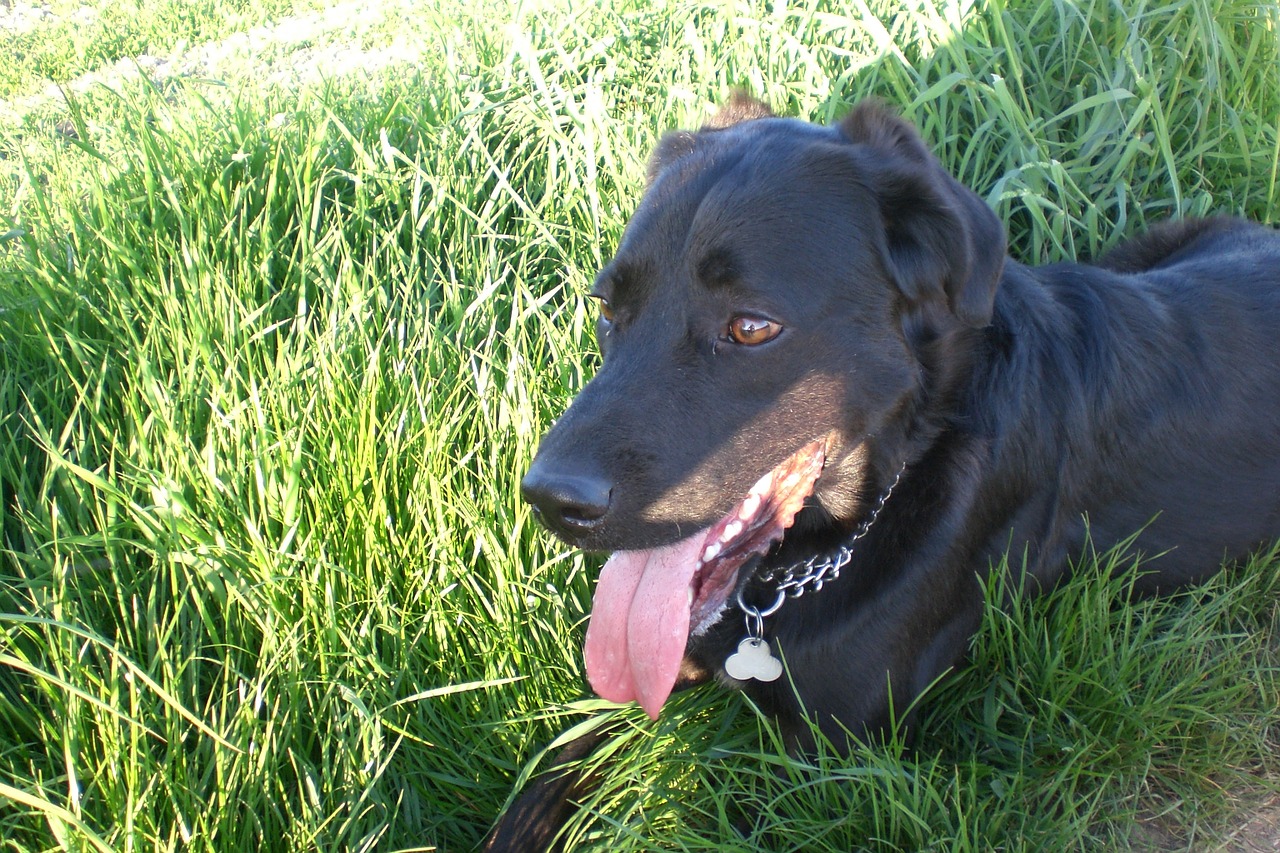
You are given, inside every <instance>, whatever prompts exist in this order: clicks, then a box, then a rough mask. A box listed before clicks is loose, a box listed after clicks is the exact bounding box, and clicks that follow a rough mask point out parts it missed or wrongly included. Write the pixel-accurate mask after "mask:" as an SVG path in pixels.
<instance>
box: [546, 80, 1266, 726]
mask: <svg viewBox="0 0 1280 853" xmlns="http://www.w3.org/2000/svg"><path fill="white" fill-rule="evenodd" d="M596 295H598V296H599V297H600V298H601V299H602V300H604V301H605V306H604V308H603V317H602V320H601V324H600V327H599V333H600V341H601V349H602V350H603V352H604V363H603V366H602V368H601V370H600V372H599V374H598V375H597V376H596V378H595V379H594V380H593V381H592V382H591V383H589V384H588V386H587V387H586V388H585V389H584V390H583V391H582V393H581V394H580V396H579V397H578V399H577V400H575V402H574V404H573V405H572V406H571V407H570V409H569V410H568V412H566V414H565V415H564V417H563V418H562V419H561V420H560V421H559V422H558V423H557V424H556V426H555V427H554V428H553V429H552V430H551V431H550V432H549V433H548V435H547V436H546V438H545V439H544V441H543V444H542V446H541V448H540V450H539V453H538V456H537V459H536V460H535V462H534V465H533V466H532V468H531V470H530V472H529V474H528V476H527V477H526V479H525V482H524V492H525V495H526V497H527V498H528V499H529V500H530V501H531V502H532V503H533V504H534V505H535V506H536V507H537V508H538V509H539V511H540V514H541V515H542V517H543V518H544V520H545V521H546V523H547V524H548V525H549V526H550V527H552V528H553V529H554V530H555V531H556V532H557V533H558V534H560V535H561V536H562V537H564V538H565V539H567V540H568V541H570V542H572V543H575V544H577V545H580V546H582V547H584V548H587V549H590V550H602V551H614V552H616V553H615V556H614V558H613V559H612V560H611V561H610V563H609V564H608V565H607V566H606V568H605V570H604V572H603V573H602V577H601V582H600V589H599V592H598V593H597V598H596V604H595V608H594V612H593V617H592V625H591V627H590V628H589V631H588V648H587V664H588V673H589V674H590V675H591V677H592V681H593V684H594V685H595V686H596V689H597V691H598V692H601V693H602V694H604V695H606V696H607V697H608V698H618V699H627V698H637V699H639V700H640V701H641V702H642V703H644V704H645V706H646V708H648V709H649V710H650V712H651V713H656V710H657V707H658V706H660V705H661V702H662V699H664V698H665V696H666V695H667V692H669V691H670V689H671V687H672V684H673V683H674V682H675V681H677V680H678V679H681V678H696V677H697V675H698V674H699V673H710V674H714V675H716V676H718V677H719V679H720V680H721V681H724V682H726V683H731V684H733V685H734V686H737V687H740V688H742V689H745V690H746V691H748V693H749V694H750V695H751V696H752V697H753V698H754V699H755V700H756V701H757V702H758V703H760V704H761V705H762V706H763V707H764V708H766V709H767V710H769V711H770V712H772V713H773V714H775V715H776V716H777V718H778V719H779V721H780V722H781V724H782V726H783V728H784V731H785V732H786V733H787V734H788V736H789V737H790V738H791V740H792V741H793V743H795V744H796V745H797V746H799V747H801V748H803V747H804V746H805V745H806V744H807V743H808V739H809V738H810V734H809V731H810V730H809V728H808V726H807V725H806V724H805V723H804V722H803V716H804V715H805V714H806V713H807V714H808V715H810V716H811V717H812V718H814V719H815V720H816V721H817V722H818V723H819V724H820V725H821V727H822V728H823V730H824V731H825V732H827V733H828V734H829V735H830V736H831V737H832V738H833V739H834V740H835V741H836V742H837V743H838V742H840V741H841V740H842V738H843V737H844V735H843V731H844V729H846V728H847V729H848V730H849V731H852V732H853V733H854V734H855V735H861V734H863V733H870V732H874V731H876V730H878V729H880V728H881V727H882V726H884V725H885V724H886V722H887V721H888V719H889V712H890V707H891V703H892V707H893V708H896V709H898V711H899V712H901V711H902V709H904V708H907V707H908V706H909V705H910V703H911V700H912V699H913V698H914V697H915V696H916V695H917V694H918V693H919V692H920V691H921V690H922V689H924V688H925V687H926V686H927V685H928V684H929V683H930V682H932V681H933V680H934V679H935V678H936V677H937V676H938V675H939V674H940V673H941V672H943V671H944V670H945V669H946V668H947V667H949V666H951V665H952V664H954V663H955V662H956V661H957V660H958V659H959V658H960V657H961V656H962V655H963V654H964V652H965V650H966V647H967V644H968V641H969V639H970V637H971V635H972V632H973V631H974V629H975V628H976V626H977V624H978V621H979V618H980V613H981V608H982V601H983V595H982V591H981V584H980V582H979V579H980V578H981V577H983V576H985V575H986V574H987V573H988V572H989V570H990V569H991V567H993V566H997V565H1000V563H1001V560H1002V557H1003V556H1004V555H1006V554H1008V555H1010V558H1009V565H1010V566H1014V567H1018V568H1020V567H1022V566H1024V565H1025V567H1026V577H1027V578H1033V579H1034V581H1032V583H1034V585H1036V586H1038V587H1044V586H1047V585H1051V584H1053V583H1054V582H1055V581H1056V580H1058V579H1059V577H1060V576H1061V575H1062V573H1063V572H1064V571H1065V570H1066V568H1067V566H1068V565H1069V561H1070V559H1071V558H1073V557H1076V556H1079V555H1081V554H1082V552H1083V550H1084V548H1085V546H1086V540H1087V539H1091V540H1092V542H1093V544H1094V546H1095V547H1097V548H1099V549H1103V548H1106V547H1109V546H1111V545H1113V544H1115V543H1118V542H1121V541H1123V540H1125V539H1127V538H1128V537H1131V536H1133V535H1134V534H1139V535H1138V537H1137V539H1136V543H1135V546H1134V547H1135V548H1136V549H1137V550H1139V551H1141V552H1142V553H1144V554H1147V555H1150V556H1152V557H1153V559H1152V561H1151V562H1150V564H1149V569H1150V573H1149V574H1146V575H1144V576H1143V578H1142V581H1141V582H1142V584H1143V585H1144V590H1143V591H1155V590H1158V589H1159V590H1163V589H1169V588H1172V587H1175V586H1179V585H1182V584H1185V583H1187V582H1191V581H1195V580H1197V579H1199V578H1202V577H1204V576H1206V575H1208V574H1210V573H1212V572H1214V571H1216V570H1218V569H1219V568H1220V567H1221V566H1222V565H1223V563H1224V561H1229V560H1233V559H1237V558H1241V557H1243V556H1245V555H1247V554H1248V553H1249V552H1250V551H1252V550H1254V549H1256V548H1257V547H1259V546H1260V545H1262V544H1264V543H1266V542H1268V541H1270V540H1273V539H1275V538H1277V537H1280V351H1278V349H1277V341H1278V340H1280V235H1277V233H1276V232H1274V231H1272V230H1270V229H1268V228H1264V227H1261V226H1258V225H1252V224H1248V223H1245V222H1242V221H1238V220H1232V219H1212V220H1202V221H1195V222H1184V223H1178V224H1171V225H1168V226H1165V227H1163V228H1161V229H1157V230H1156V231H1154V232H1152V233H1151V234H1149V235H1148V236H1146V237H1144V238H1140V239H1139V240H1137V241H1134V242H1132V243H1130V244H1126V245H1125V246H1122V247H1121V248H1120V249H1117V250H1115V251H1113V252H1112V253H1111V254H1109V255H1107V256H1105V257H1103V258H1102V259H1101V260H1100V261H1099V262H1098V263H1096V264H1093V265H1083V264H1058V265H1053V266H1047V267H1038V268H1029V267H1026V266H1023V265H1021V264H1017V263H1014V262H1012V261H1009V260H1007V259H1006V257H1005V240H1004V237H1003V228H1002V227H1001V225H1000V223H999V222H998V220H997V219H996V218H995V216H994V214H993V213H992V212H991V211H990V209H989V208H987V207H986V205H985V204H984V203H983V202H982V200H981V199H980V198H978V197H977V196H976V195H975V194H973V193H972V192H971V191H969V190H967V189H965V188H964V187H963V186H961V185H960V184H959V183H957V182H956V181H955V180H953V179H952V178H951V177H949V176H948V175H946V174H945V173H944V172H943V171H942V169H941V167H940V166H939V165H938V163H937V162H936V161H935V160H934V159H933V157H932V156H931V155H930V154H929V153H928V152H927V151H926V150H925V148H924V146H923V144H922V143H921V142H920V140H919V138H918V137H917V136H916V134H915V132H914V130H913V129H912V128H911V127H910V126H909V125H907V124H906V123H905V122H903V121H901V120H900V119H898V118H896V117H894V116H892V115H891V114H889V113H888V112H887V111H885V110H884V109H882V108H880V107H878V106H875V105H863V106H861V107H858V108H855V110H854V112H853V113H852V114H851V115H850V116H849V117H848V118H847V119H846V120H845V121H844V122H843V123H842V124H840V125H839V126H833V127H818V126H814V125H809V124H805V123H803V122H799V121H795V120H789V119H780V118H773V117H771V116H768V115H767V112H766V110H765V109H764V108H763V107H762V106H761V105H758V104H756V103H755V102H752V101H748V100H738V101H735V102H734V103H733V104H732V105H731V106H730V107H729V108H726V111H725V112H724V113H722V114H721V116H719V117H718V118H717V120H715V121H714V122H713V123H712V125H710V126H708V127H706V128H704V129H703V130H701V131H699V132H697V133H677V134H673V135H670V136H668V137H667V138H666V139H664V141H663V143H662V144H661V145H660V146H659V149H658V151H657V152H656V153H655V156H654V160H653V162H652V164H651V167H650V185H649V188H648V191H647V193H646V195H645V197H644V199H643V201H642V203H641V205H640V207H639V209H638V210H637V212H636V214H635V216H634V217H633V219H632V221H631V222H630V224H629V225H628V228H627V230H626V233H625V235H624V238H623V240H622V243H621V245H620V246H619V248H618V252H617V255H616V257H615V258H614V260H613V261H612V262H611V263H610V264H609V265H608V266H607V267H606V268H605V270H604V271H603V272H602V273H601V275H600V277H599V279H598V280H597V285H596ZM770 471H775V472H776V473H775V476H774V477H773V479H772V480H770V481H767V482H766V486H764V487H761V486H760V484H759V482H758V481H760V478H761V477H762V475H767V474H768V472H770ZM807 472H812V473H807ZM791 475H794V476H791ZM788 478H789V479H788ZM895 478H896V481H897V484H896V487H894V488H893V490H892V493H891V494H890V495H889V496H888V497H887V499H885V500H884V504H883V508H882V509H881V510H880V512H879V513H878V516H877V517H876V518H875V520H874V523H872V524H871V525H870V527H869V529H868V530H867V531H866V535H865V536H864V537H862V538H861V539H860V540H859V541H858V542H857V543H856V544H855V545H854V546H853V547H852V560H851V563H850V564H849V566H848V567H847V568H845V570H844V572H843V574H841V575H840V577H839V578H838V580H834V581H831V582H829V583H827V584H826V585H825V586H824V587H823V588H822V589H820V590H816V589H810V590H807V591H806V592H805V594H804V595H802V596H801V597H799V598H794V599H786V600H785V601H784V602H783V604H782V606H780V607H779V608H778V610H777V611H776V612H775V613H773V614H772V615H769V616H767V617H766V618H763V619H762V620H761V621H760V622H759V623H758V624H759V625H761V626H762V628H763V632H762V634H763V638H764V639H766V640H767V641H768V642H769V643H770V644H771V646H772V648H773V650H774V652H775V653H777V654H779V656H780V657H781V658H783V659H784V660H785V663H786V667H787V671H788V676H789V677H784V678H780V679H778V680H776V681H772V682H764V681H754V680H752V681H748V682H745V683H744V682H738V681H736V680H734V679H732V678H730V677H729V676H728V675H726V674H725V672H724V663H725V660H726V659H727V658H728V657H729V656H730V654H731V653H732V652H733V651H734V649H735V647H736V646H737V644H738V643H739V642H740V641H741V640H743V639H744V638H746V637H747V636H748V634H749V633H751V632H750V631H749V628H750V625H751V620H750V619H747V620H745V627H744V615H743V613H744V611H743V609H742V607H741V606H739V605H738V604H737V603H736V602H737V600H738V594H739V593H741V596H742V600H743V602H745V603H746V606H747V607H748V608H750V607H752V606H757V607H760V608H765V607H766V606H767V605H768V604H769V603H771V602H772V601H774V600H775V594H776V582H767V581H766V580H765V578H766V577H767V576H768V569H769V567H771V566H778V565H782V564H787V563H790V562H794V561H796V560H797V559H801V558H804V557H807V556H810V555H812V554H814V553H818V552H823V551H825V550H828V549H830V548H832V547H833V546H835V545H837V544H839V543H840V542H841V541H843V540H844V539H846V538H847V537H848V536H849V535H850V533H851V532H852V531H854V530H855V528H857V527H858V525H859V523H860V522H863V521H864V520H865V519H866V518H867V516H868V514H869V512H870V511H871V508H872V507H873V506H874V504H875V502H876V501H877V498H878V497H883V496H884V495H885V493H886V491H887V489H888V487H889V485H890V484H891V483H894V482H895ZM784 479H785V480H787V481H788V482H791V481H794V480H797V479H798V480H799V481H800V485H799V486H795V487H794V489H798V490H799V491H798V492H795V491H793V492H786V491H785V490H784V487H783V485H781V483H782V481H783V480H784ZM752 484H757V486H756V488H755V489H754V491H753V485H752ZM787 488H792V487H791V486H788V487H787ZM749 493H751V495H750V496H749ZM744 499H746V500H744ZM801 500H803V508H802V509H799V511H798V512H796V508H797V507H798V506H799V502H800V501H801ZM762 503H763V504H764V505H766V507H767V508H766V509H758V508H757V507H758V506H759V505H760V504H762ZM792 515H794V519H792V518H791V516H792ZM734 519H737V520H738V521H739V522H740V523H738V525H737V527H742V526H743V525H745V526H746V527H747V528H751V527H752V526H753V525H754V526H755V527H756V528H757V531H756V532H755V533H752V532H750V531H749V530H748V531H747V532H742V533H738V530H737V527H734V526H733V525H734ZM790 522H793V523H791V524H790V526H789V528H788V529H786V531H785V535H783V536H782V539H781V542H780V544H772V542H773V540H774V539H775V538H776V537H777V536H778V535H781V531H782V528H785V527H787V526H788V523H790ZM695 531H697V532H696V533H695ZM1139 531H1140V533H1139ZM730 534H732V535H730ZM735 536H736V537H737V538H735ZM712 545H715V546H716V548H715V549H714V550H716V551H723V552H727V553H728V556H725V555H724V554H721V555H720V556H715V555H712V556H711V557H710V558H708V554H711V551H709V550H708V548H709V547H710V546H712ZM765 552H767V554H766V556H764V558H763V561H762V562H761V561H760V560H758V559H757V558H756V557H755V556H754V555H758V554H760V553H765ZM681 561H684V562H689V561H692V562H693V563H694V564H695V565H693V567H692V568H690V567H688V566H684V565H681V566H679V567H677V566H676V564H677V563H680V562H681ZM757 563H761V564H760V565H757ZM680 583H686V584H687V585H688V589H687V591H686V590H683V589H677V590H674V591H673V589H672V588H671V587H673V586H679V584H680ZM684 607H687V608H688V611H689V612H688V613H684V612H682V608H684ZM592 632H596V635H595V636H593V635H592ZM664 632H666V633H670V634H671V637H665V633H664ZM655 635H661V636H659V637H658V638H657V639H655V638H654V636H655ZM677 646H678V647H679V648H678V649H677ZM673 650H674V651H673ZM673 659H674V660H675V663H674V664H673V663H672V660H673ZM673 667H674V669H673ZM793 685H794V686H793Z"/></svg>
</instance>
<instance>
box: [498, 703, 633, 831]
mask: <svg viewBox="0 0 1280 853" xmlns="http://www.w3.org/2000/svg"><path fill="white" fill-rule="evenodd" d="M612 731H613V728H612V727H610V726H601V727H600V728H598V729H596V730H595V731H591V732H587V733H586V734H584V735H582V736H581V737H578V738H575V739H574V740H572V741H570V742H569V745H568V746H566V747H565V748H564V749H562V750H560V753H559V754H558V755H557V756H556V757H555V759H554V760H553V761H552V762H551V767H550V768H548V769H547V771H546V772H544V773H542V774H541V775H539V776H538V777H537V778H536V779H534V780H533V782H532V784H530V785H529V787H528V788H526V789H525V790H524V792H523V793H522V794H521V795H520V796H519V797H518V798H517V799H516V801H515V802H514V803H512V804H511V808H509V809H507V810H506V811H505V812H503V813H502V816H501V817H499V818H498V822H497V823H495V824H494V826H493V829H491V830H490V831H489V837H488V838H486V839H485V842H484V846H483V847H482V848H481V849H482V850H483V851H485V853H544V851H546V852H547V853H552V851H558V850H560V849H561V847H560V844H559V842H558V840H557V838H556V836H557V835H558V834H559V833H560V830H561V829H563V828H564V825H565V824H566V823H567V822H568V821H569V818H570V816H571V815H572V814H573V812H574V810H575V809H576V808H577V804H578V803H579V802H581V801H582V799H583V798H585V797H588V796H590V795H591V792H592V791H594V790H595V789H596V787H597V786H598V785H599V784H600V776H599V774H598V773H592V772H589V771H587V770H586V769H585V768H584V767H583V766H582V763H581V762H582V760H583V759H585V758H586V757H587V756H588V755H590V754H591V752H592V750H594V749H595V748H596V747H597V746H599V745H600V744H601V743H602V742H603V741H604V740H606V739H607V738H608V737H609V735H610V734H611V733H612Z"/></svg>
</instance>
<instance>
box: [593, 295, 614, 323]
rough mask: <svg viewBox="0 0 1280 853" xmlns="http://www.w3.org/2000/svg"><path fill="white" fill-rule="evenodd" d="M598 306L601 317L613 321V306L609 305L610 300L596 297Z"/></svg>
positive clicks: (609, 321)
mask: <svg viewBox="0 0 1280 853" xmlns="http://www.w3.org/2000/svg"><path fill="white" fill-rule="evenodd" d="M595 300H596V306H597V307H599V309H600V319H601V320H604V321H605V322H606V323H613V308H612V306H610V305H609V300H608V299H605V298H604V297H601V296H597V297H595Z"/></svg>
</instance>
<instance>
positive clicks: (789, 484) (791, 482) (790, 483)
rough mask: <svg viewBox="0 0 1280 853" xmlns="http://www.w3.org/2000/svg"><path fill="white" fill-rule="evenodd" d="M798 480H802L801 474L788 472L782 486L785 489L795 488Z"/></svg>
mask: <svg viewBox="0 0 1280 853" xmlns="http://www.w3.org/2000/svg"><path fill="white" fill-rule="evenodd" d="M798 482H800V475H799V474H788V475H787V476H786V478H785V479H783V481H782V486H781V488H782V489H783V490H787V489H793V488H795V485H796V483H798Z"/></svg>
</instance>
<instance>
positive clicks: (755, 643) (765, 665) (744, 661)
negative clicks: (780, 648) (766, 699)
mask: <svg viewBox="0 0 1280 853" xmlns="http://www.w3.org/2000/svg"><path fill="white" fill-rule="evenodd" d="M724 671H725V672H727V673H729V677H731V678H736V679H738V680H739V681H748V680H750V679H753V678H754V679H755V680H756V681H775V680H777V678H778V676H780V675H782V661H780V660H778V659H777V658H775V657H774V656H773V652H772V651H771V650H770V649H769V644H768V643H766V642H765V641H764V640H762V639H759V638H758V637H747V638H746V639H745V640H743V641H742V642H741V643H738V650H737V651H736V652H734V653H733V654H731V655H729V658H728V659H727V660H726V661H725V662H724Z"/></svg>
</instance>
